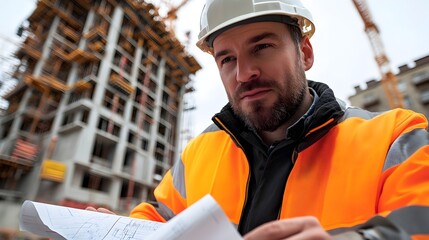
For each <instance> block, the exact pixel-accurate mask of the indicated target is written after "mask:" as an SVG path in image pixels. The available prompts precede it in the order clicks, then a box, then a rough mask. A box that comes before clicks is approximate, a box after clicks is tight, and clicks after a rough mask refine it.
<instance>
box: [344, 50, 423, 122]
mask: <svg viewBox="0 0 429 240" xmlns="http://www.w3.org/2000/svg"><path fill="white" fill-rule="evenodd" d="M396 78H397V79H398V90H399V92H400V94H401V98H402V99H403V102H404V108H408V109H412V110H414V111H416V112H419V113H423V114H424V115H425V116H426V117H427V118H428V119H429V55H427V56H424V57H422V58H419V59H417V60H415V61H414V62H413V63H411V64H404V65H402V66H399V72H398V73H397V74H396ZM355 90H356V93H355V94H354V95H353V96H350V97H349V100H350V103H351V104H352V105H354V106H357V107H361V108H364V109H367V110H370V111H374V112H380V111H387V110H389V109H391V106H390V105H389V98H388V97H387V96H386V94H385V91H384V88H383V84H382V82H381V81H377V80H370V81H367V82H366V87H365V88H361V86H356V87H355Z"/></svg>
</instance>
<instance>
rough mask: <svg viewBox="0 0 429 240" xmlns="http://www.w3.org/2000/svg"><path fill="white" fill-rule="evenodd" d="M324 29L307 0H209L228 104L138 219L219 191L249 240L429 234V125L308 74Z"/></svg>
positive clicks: (204, 36) (170, 213)
mask: <svg viewBox="0 0 429 240" xmlns="http://www.w3.org/2000/svg"><path fill="white" fill-rule="evenodd" d="M333 27H335V26H333ZM314 31H315V25H314V22H313V19H312V16H311V14H310V12H309V11H308V10H307V9H306V8H305V7H304V6H303V4H302V3H301V2H300V1H299V0H258V1H256V0H207V2H206V5H205V7H204V9H203V11H202V15H201V32H200V34H199V41H198V43H197V45H198V47H199V48H200V49H202V50H203V51H205V52H208V53H210V54H212V55H213V57H214V60H215V62H216V64H217V67H218V69H219V73H220V77H221V79H222V82H223V85H224V87H225V90H226V93H227V96H228V99H229V102H228V103H227V104H226V106H225V107H224V108H223V109H222V110H221V111H220V112H219V113H217V114H216V115H215V116H214V117H213V118H212V119H213V121H214V124H213V125H211V126H209V127H208V128H207V129H206V130H205V131H204V132H203V133H201V134H200V135H199V136H197V137H196V138H194V139H193V140H192V141H191V142H190V143H189V144H188V146H187V147H186V149H185V150H184V152H183V153H182V156H181V160H180V161H179V162H177V163H176V164H175V165H174V166H173V168H172V169H171V170H170V171H169V172H167V174H166V175H165V176H164V178H163V180H162V181H161V183H160V184H159V186H158V187H157V188H156V190H155V192H154V194H155V197H156V200H157V204H156V205H157V206H156V207H154V206H153V205H150V204H148V203H142V204H140V205H138V206H137V207H136V208H135V209H134V210H133V211H132V212H131V216H132V217H136V218H144V219H150V220H156V221H168V220H169V219H171V218H172V217H174V216H175V215H177V214H178V213H180V212H181V211H182V210H184V209H185V208H187V207H188V206H190V205H191V204H192V203H194V202H196V201H197V200H199V199H200V198H201V197H203V196H204V195H206V194H211V195H212V196H213V197H214V199H216V201H217V202H218V203H219V204H220V205H221V207H222V208H223V210H224V212H225V213H226V215H227V216H228V217H229V219H230V220H231V222H232V223H234V224H235V225H236V226H237V229H238V231H239V232H240V233H241V234H242V235H243V236H244V238H245V239H331V238H335V239H409V236H411V235H412V236H413V237H418V236H426V237H427V236H428V235H424V234H429V230H427V226H429V221H428V217H429V214H428V206H429V145H428V144H429V134H428V132H427V127H428V122H427V120H426V119H425V117H424V116H423V115H422V114H418V113H415V112H412V111H410V110H405V109H395V110H391V111H387V112H384V113H373V112H368V111H365V110H362V109H358V108H351V107H347V106H346V105H345V104H344V103H343V102H342V101H340V100H338V99H336V98H335V96H334V93H333V92H332V90H331V89H330V88H329V87H328V86H327V85H326V84H323V83H320V82H314V81H310V80H307V79H306V76H305V71H307V70H309V69H310V68H311V67H312V65H313V61H314V56H313V47H312V45H311V42H310V38H311V36H312V35H313V33H314ZM339 31H341V29H339ZM345 80H347V79H345Z"/></svg>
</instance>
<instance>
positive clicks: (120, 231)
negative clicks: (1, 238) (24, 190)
mask: <svg viewBox="0 0 429 240" xmlns="http://www.w3.org/2000/svg"><path fill="white" fill-rule="evenodd" d="M19 221H20V229H21V230H22V231H28V232H31V233H34V234H36V235H39V236H43V237H49V238H53V239H88V240H101V239H103V240H137V239H139V240H145V239H151V240H152V239H162V240H165V239H177V240H182V239H183V240H185V239H186V240H188V239H205V240H212V239H231V240H241V239H242V238H241V236H240V235H239V234H238V232H237V231H236V230H235V228H234V227H233V225H232V224H231V223H230V222H229V220H228V218H227V217H226V215H225V213H224V212H223V211H222V209H221V208H220V206H219V205H218V204H217V203H216V202H215V200H214V199H213V198H212V197H211V196H210V195H207V196H205V197H203V198H202V199H201V200H200V201H198V202H196V203H195V204H193V205H192V206H191V207H189V208H187V209H186V210H185V211H183V212H182V213H180V214H179V215H177V216H176V217H174V218H173V219H172V220H170V221H169V222H168V223H159V222H154V221H147V220H141V219H136V218H129V217H124V216H119V215H114V214H105V213H100V212H93V211H86V210H81V209H74V208H68V207H62V206H57V205H50V204H45V203H39V202H33V201H25V202H24V203H23V205H22V208H21V213H20V219H19Z"/></svg>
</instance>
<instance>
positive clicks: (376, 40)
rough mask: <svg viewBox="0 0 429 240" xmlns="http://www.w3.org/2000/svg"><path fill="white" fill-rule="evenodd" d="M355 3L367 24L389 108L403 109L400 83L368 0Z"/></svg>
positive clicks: (359, 0)
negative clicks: (391, 65)
mask: <svg viewBox="0 0 429 240" xmlns="http://www.w3.org/2000/svg"><path fill="white" fill-rule="evenodd" d="M353 3H354V5H355V7H356V9H357V11H358V12H359V15H360V16H361V18H362V20H363V22H364V24H365V32H366V34H367V36H368V38H369V41H370V43H371V47H372V50H373V52H374V55H375V61H376V62H377V65H378V68H379V70H380V73H381V84H382V86H383V89H384V92H385V94H386V97H387V99H388V101H389V106H390V108H392V109H393V108H402V107H403V106H404V103H403V97H402V94H401V92H400V91H399V89H398V84H397V82H398V81H397V79H396V76H395V75H394V74H393V73H392V70H391V68H390V62H389V58H388V57H387V55H386V53H385V51H384V45H383V42H382V40H381V37H380V32H379V30H378V27H377V25H376V24H375V23H374V21H373V20H372V16H371V13H370V11H369V8H368V5H367V3H366V0H353Z"/></svg>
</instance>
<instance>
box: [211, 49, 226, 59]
mask: <svg viewBox="0 0 429 240" xmlns="http://www.w3.org/2000/svg"><path fill="white" fill-rule="evenodd" d="M228 52H229V51H228V50H222V51H219V52H217V53H216V54H215V56H214V58H215V60H216V59H218V58H220V57H222V56H224V55H227V54H228Z"/></svg>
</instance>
